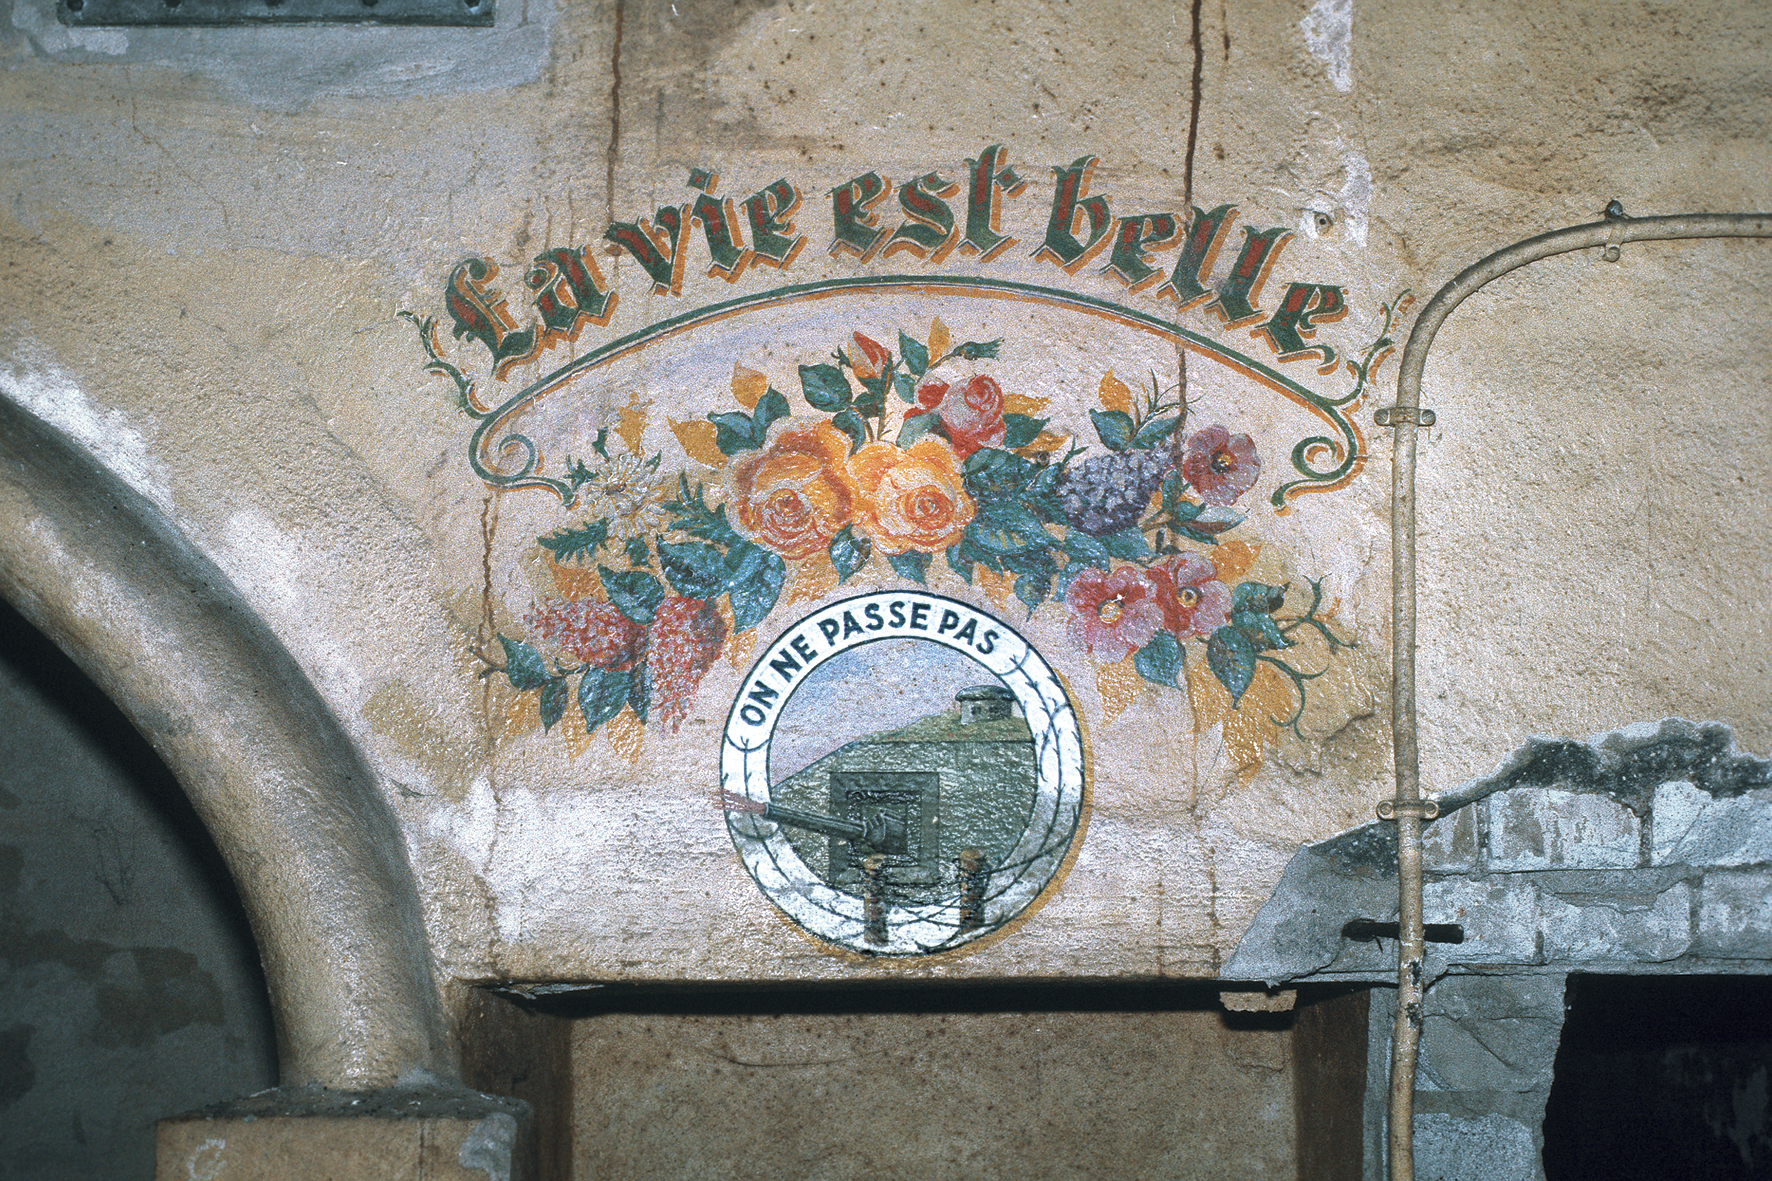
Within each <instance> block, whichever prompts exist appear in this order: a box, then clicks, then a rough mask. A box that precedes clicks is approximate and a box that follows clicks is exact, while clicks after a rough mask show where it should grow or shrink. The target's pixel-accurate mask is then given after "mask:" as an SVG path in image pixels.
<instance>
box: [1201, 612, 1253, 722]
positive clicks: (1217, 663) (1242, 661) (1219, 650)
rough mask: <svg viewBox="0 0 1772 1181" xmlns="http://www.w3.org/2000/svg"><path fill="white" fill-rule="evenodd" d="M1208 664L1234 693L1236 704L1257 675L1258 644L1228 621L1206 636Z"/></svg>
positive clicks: (1230, 691)
mask: <svg viewBox="0 0 1772 1181" xmlns="http://www.w3.org/2000/svg"><path fill="white" fill-rule="evenodd" d="M1206 666H1207V667H1208V668H1210V669H1211V670H1212V675H1213V676H1215V677H1217V678H1218V683H1219V684H1221V685H1223V686H1224V687H1225V690H1226V691H1227V692H1229V693H1230V695H1231V705H1232V706H1233V707H1234V706H1236V705H1237V704H1238V703H1240V702H1241V701H1242V700H1243V694H1244V692H1245V691H1247V690H1248V688H1249V682H1250V681H1253V680H1254V679H1255V645H1254V644H1251V643H1250V642H1249V637H1248V636H1246V635H1244V634H1243V633H1242V632H1240V631H1238V630H1237V629H1236V628H1234V627H1232V626H1230V625H1229V624H1228V623H1227V624H1226V625H1225V626H1223V627H1221V628H1219V629H1218V630H1217V631H1215V632H1213V633H1212V635H1211V636H1210V637H1209V638H1208V639H1207V640H1206Z"/></svg>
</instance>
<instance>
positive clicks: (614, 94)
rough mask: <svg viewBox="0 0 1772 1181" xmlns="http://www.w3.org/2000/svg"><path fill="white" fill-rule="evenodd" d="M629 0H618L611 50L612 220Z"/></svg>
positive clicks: (608, 181)
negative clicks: (622, 45) (622, 63)
mask: <svg viewBox="0 0 1772 1181" xmlns="http://www.w3.org/2000/svg"><path fill="white" fill-rule="evenodd" d="M627 13H628V6H627V3H626V0H616V4H615V36H614V37H613V38H612V39H611V40H612V41H613V44H612V46H611V47H610V50H609V149H608V151H606V152H604V154H603V190H604V200H605V201H606V203H607V212H608V215H609V216H608V221H609V222H610V223H611V224H613V223H614V222H615V166H616V164H617V163H618V162H619V161H620V160H621V38H622V26H623V25H624V24H626V23H627Z"/></svg>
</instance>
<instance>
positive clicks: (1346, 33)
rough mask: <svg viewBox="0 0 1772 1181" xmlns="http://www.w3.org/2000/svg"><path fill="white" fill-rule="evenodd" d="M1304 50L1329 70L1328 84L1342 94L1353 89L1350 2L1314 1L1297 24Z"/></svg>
mask: <svg viewBox="0 0 1772 1181" xmlns="http://www.w3.org/2000/svg"><path fill="white" fill-rule="evenodd" d="M1298 27H1299V28H1300V29H1303V30H1304V44H1305V48H1307V49H1309V50H1310V51H1311V56H1312V57H1315V58H1316V59H1317V60H1318V61H1320V62H1322V63H1323V64H1324V65H1326V66H1328V67H1329V83H1330V85H1332V86H1334V87H1335V89H1337V90H1339V91H1341V92H1342V93H1343V94H1346V93H1347V92H1348V91H1350V90H1352V89H1353V88H1354V74H1353V42H1354V0H1317V2H1316V3H1315V4H1313V5H1311V10H1310V14H1309V15H1308V16H1306V17H1305V18H1304V19H1303V20H1301V21H1299V22H1298Z"/></svg>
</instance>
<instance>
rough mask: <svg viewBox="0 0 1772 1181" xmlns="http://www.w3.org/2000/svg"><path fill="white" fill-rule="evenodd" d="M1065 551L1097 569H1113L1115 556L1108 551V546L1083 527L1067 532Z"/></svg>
mask: <svg viewBox="0 0 1772 1181" xmlns="http://www.w3.org/2000/svg"><path fill="white" fill-rule="evenodd" d="M1064 552H1065V553H1067V554H1069V555H1070V556H1071V557H1072V558H1074V559H1075V560H1076V561H1078V562H1084V563H1087V564H1088V565H1091V566H1094V567H1095V568H1096V569H1097V570H1108V569H1111V568H1112V567H1113V564H1114V556H1113V555H1112V554H1110V553H1108V548H1107V546H1105V545H1103V544H1101V541H1100V540H1099V539H1097V538H1095V537H1091V536H1090V535H1089V534H1087V533H1085V532H1083V531H1082V530H1081V529H1071V530H1068V531H1067V532H1066V534H1065V539H1064Z"/></svg>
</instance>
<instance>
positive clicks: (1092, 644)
mask: <svg viewBox="0 0 1772 1181" xmlns="http://www.w3.org/2000/svg"><path fill="white" fill-rule="evenodd" d="M1064 598H1065V602H1067V603H1069V604H1070V608H1071V619H1070V633H1071V642H1072V643H1074V644H1076V645H1077V646H1079V647H1081V648H1086V649H1088V650H1089V651H1090V652H1091V653H1093V654H1094V655H1095V656H1096V657H1098V658H1099V659H1101V660H1103V661H1105V662H1107V663H1110V664H1111V663H1113V662H1114V661H1117V660H1124V659H1126V656H1127V654H1128V653H1131V652H1135V651H1137V650H1138V649H1140V648H1142V647H1144V646H1145V645H1146V644H1148V643H1150V642H1151V637H1153V636H1155V635H1156V634H1157V629H1158V628H1160V627H1162V626H1163V620H1164V611H1163V604H1162V601H1161V593H1160V591H1159V588H1158V586H1157V584H1156V583H1155V582H1153V581H1152V580H1151V579H1150V578H1148V577H1146V576H1145V572H1144V571H1143V570H1140V569H1139V568H1138V567H1137V566H1122V567H1120V568H1119V569H1118V570H1115V571H1114V572H1113V573H1112V574H1103V573H1102V572H1101V571H1100V570H1096V569H1093V568H1091V569H1088V570H1085V571H1083V572H1082V573H1081V574H1079V575H1077V577H1076V579H1075V580H1074V581H1073V582H1072V583H1071V586H1070V589H1069V590H1067V591H1066V592H1065V595H1064Z"/></svg>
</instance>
